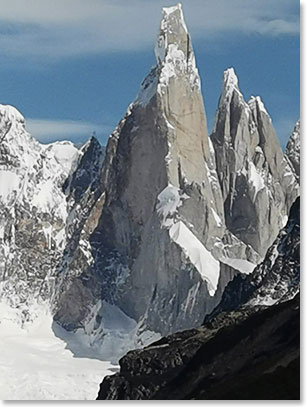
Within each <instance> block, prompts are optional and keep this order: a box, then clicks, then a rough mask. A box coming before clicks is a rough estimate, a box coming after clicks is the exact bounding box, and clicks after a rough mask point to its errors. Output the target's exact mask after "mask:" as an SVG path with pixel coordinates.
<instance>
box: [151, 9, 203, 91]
mask: <svg viewBox="0 0 307 407" xmlns="http://www.w3.org/2000/svg"><path fill="white" fill-rule="evenodd" d="M155 55H156V59H157V63H158V67H159V68H160V79H159V82H160V84H161V85H166V84H167V83H168V80H169V78H170V77H173V76H175V75H176V76H178V75H180V76H182V75H187V74H188V75H189V79H190V81H191V84H192V86H193V87H194V86H199V85H200V80H199V75H198V72H197V69H196V65H195V57H194V52H193V48H192V45H191V38H190V35H189V33H188V30H187V27H186V24H185V21H184V17H183V12H182V7H181V4H177V5H176V6H174V7H168V8H164V9H163V12H162V20H161V24H160V31H159V35H158V39H157V42H156V46H155Z"/></svg>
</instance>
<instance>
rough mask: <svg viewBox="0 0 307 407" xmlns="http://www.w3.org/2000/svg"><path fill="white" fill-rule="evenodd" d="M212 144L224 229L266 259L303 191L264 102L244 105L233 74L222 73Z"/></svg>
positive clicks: (230, 71) (228, 71)
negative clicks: (221, 195)
mask: <svg viewBox="0 0 307 407" xmlns="http://www.w3.org/2000/svg"><path fill="white" fill-rule="evenodd" d="M211 139H212V143H213V146H214V150H215V153H216V168H217V173H218V177H219V180H220V184H221V188H222V194H223V202H224V209H225V220H226V226H227V227H228V228H229V230H230V231H231V232H232V233H233V234H234V235H236V236H237V237H238V238H239V239H241V240H243V241H244V242H245V243H246V244H249V245H251V246H252V247H253V248H254V249H255V250H256V251H257V252H258V253H259V254H260V255H261V256H264V254H265V252H266V250H267V248H268V247H269V246H270V245H271V244H272V242H273V241H274V239H275V237H276V235H277V233H278V231H279V230H280V228H281V227H282V226H284V224H285V221H284V219H285V218H286V217H287V215H288V212H289V209H290V207H291V205H292V203H293V202H294V200H295V198H296V197H297V196H298V194H299V185H298V182H297V180H296V177H295V174H294V171H293V170H292V168H291V166H290V165H289V164H288V160H287V159H286V158H285V157H284V155H283V153H282V150H281V148H280V145H279V142H278V139H277V137H276V135H275V132H274V129H273V126H272V121H271V119H270V117H269V115H268V113H267V111H266V109H265V107H264V105H263V102H262V101H261V99H260V97H251V99H250V100H249V102H248V103H246V102H245V101H244V98H243V96H242V94H241V92H240V90H239V87H238V79H237V77H236V75H235V73H234V70H233V69H232V68H231V69H228V70H227V71H225V73H224V79H223V89H222V94H221V97H220V101H219V107H218V110H217V113H216V118H215V126H214V130H213V133H212V136H211Z"/></svg>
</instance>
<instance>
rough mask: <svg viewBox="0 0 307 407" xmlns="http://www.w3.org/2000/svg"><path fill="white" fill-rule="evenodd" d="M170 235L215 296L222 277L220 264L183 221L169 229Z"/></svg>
mask: <svg viewBox="0 0 307 407" xmlns="http://www.w3.org/2000/svg"><path fill="white" fill-rule="evenodd" d="M169 234H170V237H171V239H172V240H173V241H174V242H176V243H177V244H178V245H179V246H180V247H181V248H182V250H183V252H184V253H185V255H186V256H187V257H188V259H189V260H190V261H191V263H192V264H193V265H194V266H195V267H196V269H197V271H198V272H199V274H200V275H201V277H202V278H203V280H205V281H206V282H207V284H208V290H209V294H210V295H211V296H213V295H214V294H215V291H216V289H217V285H218V280H219V275H220V264H219V262H218V261H217V260H216V259H215V258H214V257H213V256H212V254H211V253H210V252H209V251H208V250H207V249H206V248H205V246H204V245H203V244H202V243H201V242H200V241H199V240H198V239H197V237H196V236H195V235H194V234H193V233H192V232H191V231H190V229H189V228H188V227H187V226H186V225H185V224H184V223H183V222H182V221H179V222H177V223H174V224H173V225H172V226H171V228H170V229H169Z"/></svg>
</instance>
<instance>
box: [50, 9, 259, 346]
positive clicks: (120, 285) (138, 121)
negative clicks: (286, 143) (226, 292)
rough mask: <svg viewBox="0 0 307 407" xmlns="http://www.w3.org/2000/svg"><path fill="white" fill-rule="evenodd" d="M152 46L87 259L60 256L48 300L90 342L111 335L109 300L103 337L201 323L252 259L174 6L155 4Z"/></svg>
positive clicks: (108, 164)
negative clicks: (222, 178) (159, 8)
mask: <svg viewBox="0 0 307 407" xmlns="http://www.w3.org/2000/svg"><path fill="white" fill-rule="evenodd" d="M155 53H156V58H157V65H156V67H154V68H153V69H152V70H151V72H150V73H149V75H148V76H147V77H146V78H145V80H144V81H143V83H142V85H141V89H140V92H139V93H138V95H137V97H136V100H135V101H134V103H132V104H131V105H130V106H129V108H128V111H127V113H126V115H125V117H124V118H123V119H122V120H121V122H120V123H119V125H118V126H117V128H116V129H115V131H114V132H113V134H112V135H111V136H110V138H109V141H108V145H107V149H106V157H105V161H104V166H103V169H102V181H101V191H100V192H101V197H102V200H103V203H102V205H101V207H100V209H99V211H97V212H96V214H95V215H94V216H93V217H94V218H95V221H97V227H96V228H95V230H94V231H93V233H91V234H90V235H89V243H90V245H89V247H88V252H87V256H88V260H89V261H88V262H87V266H86V264H85V260H86V255H85V254H84V253H83V254H82V253H79V254H78V253H76V252H75V251H74V252H71V253H68V256H67V257H69V258H70V259H74V261H73V262H72V263H71V264H69V265H68V267H67V268H66V270H63V273H61V280H60V284H59V289H58V295H57V298H56V301H55V319H56V320H57V321H59V322H60V323H61V324H62V325H63V326H64V327H66V328H67V329H76V328H79V327H83V328H84V330H85V331H86V332H87V331H88V332H91V335H92V337H93V338H94V339H93V341H94V342H95V341H96V339H97V338H99V337H100V338H102V337H106V332H110V329H108V328H107V325H108V323H107V322H106V320H105V318H106V314H108V313H109V311H110V307H111V308H112V310H113V311H112V312H115V314H116V315H117V317H118V318H122V313H124V314H125V316H126V317H125V318H126V322H127V324H126V325H127V326H129V330H130V331H129V332H126V331H125V332H122V331H121V330H120V327H115V328H114V332H115V331H116V332H118V331H119V332H118V337H123V338H126V342H127V343H128V342H129V341H131V338H139V339H140V340H139V343H140V344H142V343H144V341H145V342H148V341H149V340H152V339H151V338H153V337H154V336H152V335H153V331H154V332H157V333H158V334H159V335H160V334H168V333H169V332H174V331H176V330H181V329H184V328H191V327H194V326H197V325H200V324H201V323H202V321H203V318H204V315H205V314H206V313H208V312H210V311H211V310H212V308H213V307H214V306H215V305H216V304H217V303H218V302H219V300H220V298H221V294H222V292H223V289H224V287H225V286H226V285H227V283H228V282H229V281H230V280H231V279H232V278H233V276H234V275H235V274H236V273H238V272H243V273H249V272H251V271H252V269H253V268H254V265H255V263H256V262H257V261H258V260H259V255H257V253H256V252H255V251H254V250H253V249H252V247H251V246H249V245H246V244H244V243H243V242H242V241H240V240H239V239H237V238H236V237H235V236H234V235H233V234H232V233H231V232H229V231H228V230H227V229H226V227H225V220H224V208H223V199H222V193H221V188H220V185H219V180H218V177H217V174H216V170H215V157H214V150H213V147H212V145H211V141H210V139H208V135H207V129H206V117H205V111H204V106H203V101H202V95H201V90H200V79H199V75H198V72H197V68H196V66H195V58H194V53H193V49H192V45H191V39H190V36H189V33H188V31H187V28H186V25H185V23H184V19H183V15H182V9H181V6H180V5H178V6H175V7H170V8H167V9H164V10H163V18H162V21H161V26H160V31H159V36H158V41H157V45H156V48H155ZM73 275H75V276H76V278H75V279H73V278H72V276H73ZM76 298H78V299H79V300H78V303H77V306H76V304H75V303H74V305H72V301H73V300H74V301H75V299H76ZM120 315H121V316H120ZM119 316H120V317H119ZM128 322H129V323H128ZM111 331H112V329H111ZM127 336H128V337H127ZM136 345H137V344H136V343H133V344H132V345H131V344H130V345H129V346H130V347H133V346H136ZM127 346H128V345H127Z"/></svg>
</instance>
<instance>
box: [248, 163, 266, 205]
mask: <svg viewBox="0 0 307 407" xmlns="http://www.w3.org/2000/svg"><path fill="white" fill-rule="evenodd" d="M249 170H250V177H249V182H250V183H251V184H252V186H253V187H254V199H256V196H257V194H258V192H259V191H261V189H263V188H265V183H264V180H263V178H262V177H261V175H260V174H259V172H258V171H257V169H256V167H255V165H254V164H253V162H250V165H249Z"/></svg>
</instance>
